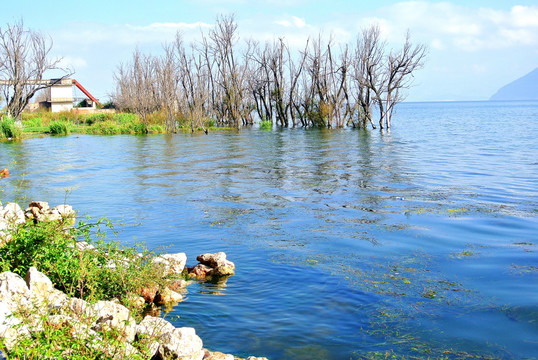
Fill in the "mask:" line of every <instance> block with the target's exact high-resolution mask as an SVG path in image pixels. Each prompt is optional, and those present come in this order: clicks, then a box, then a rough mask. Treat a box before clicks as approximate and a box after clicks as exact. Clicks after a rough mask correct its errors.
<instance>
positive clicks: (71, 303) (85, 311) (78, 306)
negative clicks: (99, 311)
mask: <svg viewBox="0 0 538 360" xmlns="http://www.w3.org/2000/svg"><path fill="white" fill-rule="evenodd" d="M66 310H67V312H68V313H72V314H74V315H78V316H79V317H82V316H83V315H85V316H89V315H91V307H90V305H89V304H88V303H87V302H86V301H84V300H82V299H78V298H70V299H69V300H68V302H67V306H66Z"/></svg>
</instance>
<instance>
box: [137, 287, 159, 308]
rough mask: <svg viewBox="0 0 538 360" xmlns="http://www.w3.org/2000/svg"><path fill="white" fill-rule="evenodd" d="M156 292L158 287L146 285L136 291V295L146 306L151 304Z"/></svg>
mask: <svg viewBox="0 0 538 360" xmlns="http://www.w3.org/2000/svg"><path fill="white" fill-rule="evenodd" d="M158 290H159V287H158V286H157V285H147V286H144V287H142V288H140V289H138V292H137V295H140V296H141V297H143V298H144V300H145V301H146V302H147V303H148V304H151V303H152V302H153V300H155V296H156V295H157V291H158Z"/></svg>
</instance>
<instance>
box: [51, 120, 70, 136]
mask: <svg viewBox="0 0 538 360" xmlns="http://www.w3.org/2000/svg"><path fill="white" fill-rule="evenodd" d="M49 133H51V134H53V135H69V133H70V127H69V124H68V123H67V122H65V121H54V122H52V123H50V125H49Z"/></svg>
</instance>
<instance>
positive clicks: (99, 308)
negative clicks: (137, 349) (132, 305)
mask: <svg viewBox="0 0 538 360" xmlns="http://www.w3.org/2000/svg"><path fill="white" fill-rule="evenodd" d="M91 313H92V317H94V318H95V319H96V321H95V325H94V326H93V329H94V330H96V331H111V330H113V331H116V332H117V335H118V338H120V339H123V340H125V341H127V342H132V341H133V340H134V338H135V326H136V323H135V321H134V320H133V318H132V317H131V314H130V312H129V309H127V308H126V307H125V306H123V305H120V304H117V303H115V302H113V301H98V302H97V303H96V304H94V305H93V306H92V307H91Z"/></svg>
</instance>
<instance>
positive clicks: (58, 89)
mask: <svg viewBox="0 0 538 360" xmlns="http://www.w3.org/2000/svg"><path fill="white" fill-rule="evenodd" d="M47 90H48V94H47V100H48V101H49V102H50V111H51V112H60V111H70V110H71V109H73V80H71V79H64V80H62V81H60V82H59V83H57V84H55V85H52V86H51V87H50V88H48V89H47Z"/></svg>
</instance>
